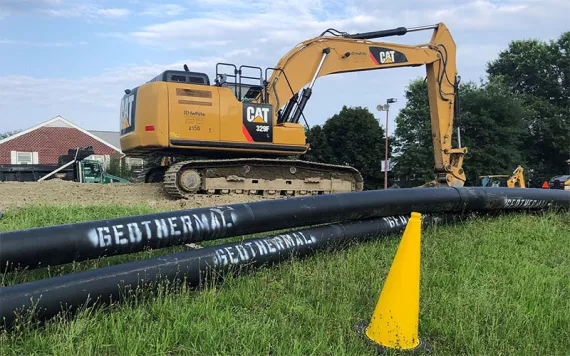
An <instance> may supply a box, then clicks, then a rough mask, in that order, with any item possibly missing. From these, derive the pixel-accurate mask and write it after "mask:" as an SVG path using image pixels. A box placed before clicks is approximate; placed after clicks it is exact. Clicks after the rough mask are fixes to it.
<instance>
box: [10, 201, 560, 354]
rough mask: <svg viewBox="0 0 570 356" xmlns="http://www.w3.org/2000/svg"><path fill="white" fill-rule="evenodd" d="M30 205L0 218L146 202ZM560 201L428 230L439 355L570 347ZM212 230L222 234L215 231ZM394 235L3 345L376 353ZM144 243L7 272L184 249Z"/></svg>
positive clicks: (423, 332)
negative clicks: (121, 252)
mask: <svg viewBox="0 0 570 356" xmlns="http://www.w3.org/2000/svg"><path fill="white" fill-rule="evenodd" d="M150 211H151V210H149V209H146V208H119V207H89V208H79V207H73V208H53V207H52V208H47V209H46V208H43V209H41V208H31V209H26V210H21V211H15V212H7V214H6V216H5V217H4V219H3V220H0V231H9V230H13V229H21V228H28V227H33V226H46V225H51V224H60V223H67V222H73V221H82V220H91V219H102V218H110V217H114V216H125V215H132V214H141V213H146V212H150ZM569 242H570V214H558V215H557V214H553V213H545V214H539V215H530V214H512V215H505V216H502V217H495V218H487V219H479V220H476V221H468V222H464V223H462V224H458V225H455V226H445V227H443V226H442V227H437V228H432V229H426V230H424V234H423V236H422V261H421V263H422V271H421V306H420V310H421V315H420V336H421V337H422V338H424V339H425V340H427V341H428V342H429V344H430V346H431V348H432V350H433V353H434V354H437V355H458V354H473V355H487V354H493V355H497V354H517V355H523V354H524V355H526V354H538V355H567V354H568V352H569V350H570V243H569ZM212 243H218V242H212ZM397 247H398V242H397V240H396V239H390V240H382V241H375V242H369V243H364V244H362V245H359V246H354V247H352V248H350V249H347V250H344V251H338V252H334V253H328V254H324V253H319V254H317V255H315V256H311V257H308V258H305V259H303V260H300V261H292V262H286V263H283V264H281V265H280V266H277V267H274V268H267V269H261V270H258V271H257V272H256V273H255V274H250V275H244V276H239V277H236V278H230V277H228V278H227V279H226V280H225V281H224V283H223V284H222V285H220V286H218V287H217V288H207V289H204V290H201V291H188V290H182V291H180V292H178V293H161V292H159V293H155V296H154V297H153V298H145V299H141V300H137V301H135V302H134V303H131V304H130V305H126V304H119V305H114V306H112V307H111V308H110V310H106V311H101V310H98V311H88V312H84V313H80V314H79V315H78V316H77V317H75V318H73V319H70V320H56V321H53V322H50V323H48V324H47V325H46V326H45V328H29V329H24V330H21V331H19V332H14V333H3V334H0V354H2V355H12V354H18V355H20V354H27V355H29V354H65V355H68V354H81V355H87V354H113V355H115V354H196V355H203V354H208V355H210V354H232V355H309V354H317V355H323V354H335V355H336V354H347V355H368V354H370V355H372V354H374V351H375V350H374V349H373V348H371V347H370V345H369V344H368V343H367V342H365V340H363V338H362V337H361V335H359V334H358V333H357V332H356V331H355V324H356V323H357V322H360V321H365V322H367V321H369V318H370V317H371V315H372V312H373V310H374V307H375V305H376V302H377V301H378V296H379V293H380V290H381V288H382V285H383V282H384V279H385V277H386V275H387V273H388V270H389V268H390V264H391V262H392V259H393V257H394V253H395V251H396V249H397ZM181 249H182V248H181V247H176V248H170V249H165V250H161V251H144V252H141V253H138V254H135V255H130V256H117V257H113V258H105V259H100V260H97V261H89V262H84V263H78V264H74V265H73V266H63V267H56V268H52V269H51V271H47V270H45V269H44V270H36V271H29V272H25V271H24V272H18V273H17V274H16V276H13V275H11V274H8V275H6V276H4V279H3V281H2V283H3V284H4V285H6V284H13V283H20V282H22V281H26V280H34V279H38V278H46V277H48V276H50V275H57V274H62V273H69V272H72V271H78V270H84V269H88V268H95V267H99V266H104V265H108V264H112V263H120V262H124V261H127V260H132V259H135V258H148V257H151V256H156V255H158V254H164V253H169V252H172V251H178V250H181Z"/></svg>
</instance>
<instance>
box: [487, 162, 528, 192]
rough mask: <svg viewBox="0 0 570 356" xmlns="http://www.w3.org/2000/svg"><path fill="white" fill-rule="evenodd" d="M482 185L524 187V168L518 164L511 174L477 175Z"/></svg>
mask: <svg viewBox="0 0 570 356" xmlns="http://www.w3.org/2000/svg"><path fill="white" fill-rule="evenodd" d="M479 180H480V181H481V183H480V185H481V186H482V187H509V188H526V182H525V179H524V168H523V167H521V166H520V165H518V166H517V168H516V169H515V170H514V171H513V174H511V175H508V174H495V175H485V176H479Z"/></svg>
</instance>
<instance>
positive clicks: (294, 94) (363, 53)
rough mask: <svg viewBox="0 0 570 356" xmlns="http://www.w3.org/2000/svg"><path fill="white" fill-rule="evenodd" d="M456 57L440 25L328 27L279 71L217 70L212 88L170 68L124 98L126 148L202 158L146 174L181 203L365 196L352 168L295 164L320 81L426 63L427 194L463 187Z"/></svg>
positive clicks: (198, 76)
mask: <svg viewBox="0 0 570 356" xmlns="http://www.w3.org/2000/svg"><path fill="white" fill-rule="evenodd" d="M425 30H432V31H433V34H432V37H431V40H430V42H429V43H427V44H421V45H403V44H394V43H387V42H376V41H372V39H373V38H381V37H388V36H400V35H404V34H406V33H408V32H413V31H425ZM455 55H456V48H455V43H454V41H453V39H452V37H451V35H450V33H449V30H448V29H447V27H446V26H445V25H444V24H442V23H439V24H436V25H432V26H423V27H416V28H409V29H407V28H404V27H399V28H396V29H389V30H381V31H374V32H366V33H360V34H348V33H344V32H340V31H337V30H335V29H328V30H326V31H324V32H323V33H322V34H321V35H320V36H317V37H315V38H311V39H308V40H306V41H304V42H302V43H300V44H298V45H297V46H295V47H294V48H292V49H291V50H290V51H289V52H288V53H287V54H285V55H284V56H283V57H282V58H281V59H280V60H279V62H278V63H277V65H276V66H275V67H271V68H266V69H265V70H264V69H262V68H260V67H255V66H248V65H241V66H239V67H238V66H236V65H234V64H230V63H218V64H217V65H216V77H215V80H214V82H213V83H211V82H210V78H209V76H208V75H207V74H205V73H200V72H192V71H190V70H189V69H188V67H186V66H185V67H184V70H166V71H164V72H163V73H161V74H160V75H158V76H156V77H155V78H153V79H152V80H150V81H148V82H147V83H145V84H142V85H140V86H138V87H136V88H132V89H127V90H125V95H124V96H123V98H122V101H121V116H120V120H121V149H122V150H123V152H124V153H125V154H127V155H129V156H135V157H143V158H144V157H146V156H149V155H159V156H168V157H171V156H182V157H189V156H190V157H200V158H199V159H182V160H179V161H177V162H174V163H168V162H167V161H164V162H163V164H161V166H160V167H155V168H153V169H151V170H149V171H148V172H147V174H146V175H145V179H144V180H145V182H163V185H164V188H165V189H166V191H167V192H168V193H169V194H170V195H172V196H173V197H177V198H187V197H189V196H190V195H192V194H197V193H230V192H233V193H245V194H263V195H305V194H328V193H338V192H349V191H359V190H362V189H363V187H364V184H363V179H362V176H361V174H360V172H359V171H358V170H356V169H355V168H353V167H349V166H338V165H331V164H324V163H316V162H309V161H303V160H299V159H293V158H294V157H296V156H299V155H302V154H304V153H306V152H307V150H308V149H309V148H310V146H309V144H308V143H307V142H306V141H307V140H306V139H307V138H306V134H305V127H304V125H303V124H302V123H300V121H301V118H303V120H304V121H305V124H307V122H306V119H305V117H304V114H303V111H304V108H305V107H306V105H307V103H308V102H309V100H310V98H311V95H312V92H313V88H314V85H315V82H316V81H317V79H318V78H319V77H322V76H325V75H331V74H339V73H349V72H356V71H369V70H378V69H390V68H397V67H414V66H421V65H425V66H426V74H427V83H428V89H429V90H428V95H429V104H430V117H431V124H432V136H433V149H434V159H435V162H434V163H435V179H434V181H433V182H431V183H428V184H426V186H462V185H463V184H464V181H465V173H464V172H463V169H462V164H463V156H464V154H465V153H466V152H467V149H466V148H465V147H461V138H460V136H458V143H459V146H460V147H452V136H453V128H454V124H456V125H457V126H458V125H459V123H460V121H459V100H458V88H459V85H458V84H459V79H460V77H459V76H458V75H457V70H456V62H455V60H456V58H455ZM222 68H225V69H226V71H221V69H222ZM228 69H229V70H228ZM307 125H308V124H307ZM459 133H460V132H459V127H458V131H457V134H458V135H459ZM165 162H166V163H165Z"/></svg>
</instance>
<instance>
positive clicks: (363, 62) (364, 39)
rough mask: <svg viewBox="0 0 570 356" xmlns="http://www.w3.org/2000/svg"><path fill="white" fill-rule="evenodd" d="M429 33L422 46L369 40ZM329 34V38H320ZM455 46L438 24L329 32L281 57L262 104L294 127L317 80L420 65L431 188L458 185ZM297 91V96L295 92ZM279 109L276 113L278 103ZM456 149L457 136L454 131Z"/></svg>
mask: <svg viewBox="0 0 570 356" xmlns="http://www.w3.org/2000/svg"><path fill="white" fill-rule="evenodd" d="M430 29H431V30H433V34H432V38H431V41H430V42H429V43H427V44H422V45H402V44H393V43H387V42H373V41H371V39H373V38H380V37H387V36H394V35H403V34H405V33H407V32H413V31H423V30H430ZM326 33H331V34H333V36H325V34H326ZM455 54H456V46H455V42H454V41H453V38H452V37H451V34H450V33H449V30H448V29H447V27H446V26H445V25H444V24H442V23H440V24H437V25H433V26H423V27H417V28H412V29H406V28H403V27H400V28H396V29H391V30H383V31H376V32H367V33H361V34H353V35H351V34H347V33H340V32H338V31H336V30H334V29H329V30H327V31H325V32H323V34H321V36H319V37H315V38H312V39H310V40H307V41H304V42H302V43H300V44H299V45H297V46H296V47H294V48H293V49H292V50H291V51H289V53H287V54H286V55H285V56H284V57H283V58H281V60H280V61H279V63H278V64H277V66H276V68H275V69H274V70H273V73H272V75H271V77H270V78H269V79H268V80H267V83H266V89H265V97H264V98H263V97H262V96H261V95H260V96H259V97H258V98H257V101H258V102H260V101H264V102H266V103H269V104H271V106H272V107H273V108H275V112H274V117H276V124H278V125H279V124H284V123H298V122H299V119H300V116H301V114H302V111H303V109H304V107H305V105H306V103H307V101H308V100H309V98H310V96H311V94H312V88H313V85H314V84H315V81H316V79H317V78H319V77H322V76H325V75H330V74H338V73H348V72H357V71H369V70H379V69H389V68H397V67H416V66H421V65H425V66H426V75H427V84H428V96H429V104H430V116H431V126H432V137H433V151H434V158H435V170H436V173H437V175H438V178H437V183H438V184H437V185H449V186H462V185H463V184H464V182H465V173H464V172H463V169H462V164H463V156H464V154H465V153H466V152H467V149H466V148H461V147H458V148H453V147H452V136H453V127H454V120H455V121H456V122H457V125H459V99H458V86H459V79H460V78H459V77H458V75H457V68H456V56H455ZM307 84H308V86H307V87H306V88H305V89H303V91H302V94H301V95H300V96H299V94H298V93H299V91H300V90H301V89H302V88H303V87H305V86H306V85H307ZM285 102H286V106H285V109H284V110H282V111H279V109H280V108H281V107H282V105H283V103H285ZM457 135H458V144H459V146H461V136H460V131H459V127H457Z"/></svg>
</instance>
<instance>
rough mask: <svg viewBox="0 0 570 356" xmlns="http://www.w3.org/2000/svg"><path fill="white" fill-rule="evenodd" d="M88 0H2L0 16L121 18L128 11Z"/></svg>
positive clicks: (0, 2)
mask: <svg viewBox="0 0 570 356" xmlns="http://www.w3.org/2000/svg"><path fill="white" fill-rule="evenodd" d="M96 3H97V1H90V0H2V1H0V16H2V17H6V16H9V15H33V14H37V13H40V14H43V15H47V16H53V17H62V18H75V17H85V18H87V19H89V20H93V19H104V18H107V19H113V18H123V17H125V16H127V15H128V14H129V13H130V11H129V10H128V9H126V8H105V7H101V6H98V5H96Z"/></svg>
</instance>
